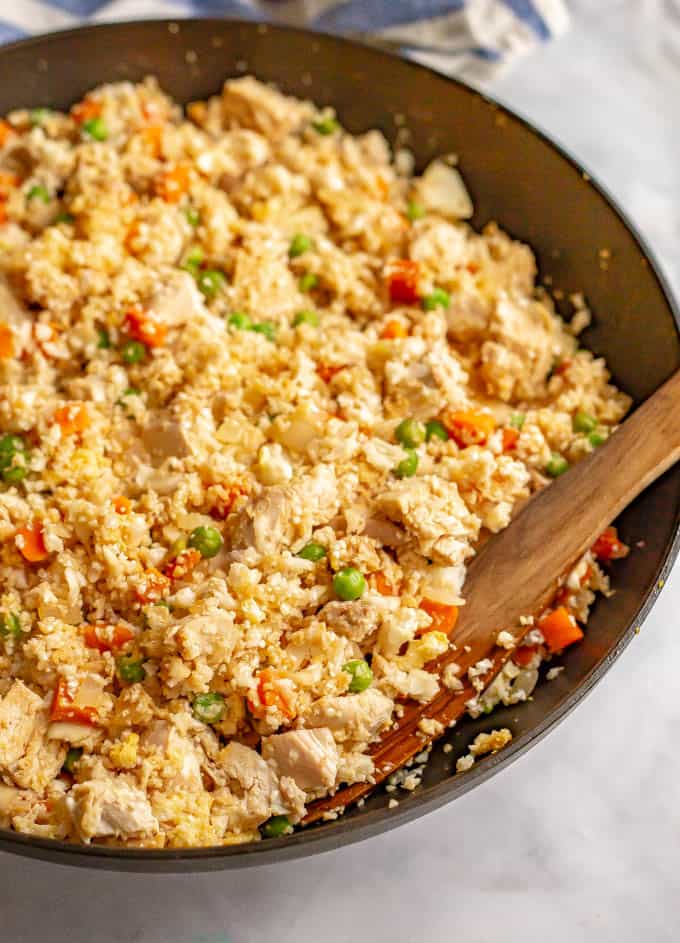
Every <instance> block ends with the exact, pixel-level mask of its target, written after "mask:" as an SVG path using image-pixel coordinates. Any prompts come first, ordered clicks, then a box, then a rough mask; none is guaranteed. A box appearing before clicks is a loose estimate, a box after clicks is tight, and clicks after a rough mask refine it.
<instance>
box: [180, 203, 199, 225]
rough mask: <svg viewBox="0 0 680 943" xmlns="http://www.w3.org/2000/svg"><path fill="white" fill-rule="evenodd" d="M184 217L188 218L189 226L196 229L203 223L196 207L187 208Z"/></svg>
mask: <svg viewBox="0 0 680 943" xmlns="http://www.w3.org/2000/svg"><path fill="white" fill-rule="evenodd" d="M184 215H185V216H186V220H187V222H188V223H189V225H190V226H193V227H194V229H195V228H196V226H198V224H199V223H200V222H201V214H200V212H199V211H198V210H197V209H196V207H195V206H187V208H186V209H185V210H184Z"/></svg>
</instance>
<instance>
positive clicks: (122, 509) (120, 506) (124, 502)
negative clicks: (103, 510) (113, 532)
mask: <svg viewBox="0 0 680 943" xmlns="http://www.w3.org/2000/svg"><path fill="white" fill-rule="evenodd" d="M131 508H132V501H130V499H129V498H126V497H125V495H121V496H120V497H118V498H114V499H113V510H114V511H115V512H116V514H129V513H130V509H131Z"/></svg>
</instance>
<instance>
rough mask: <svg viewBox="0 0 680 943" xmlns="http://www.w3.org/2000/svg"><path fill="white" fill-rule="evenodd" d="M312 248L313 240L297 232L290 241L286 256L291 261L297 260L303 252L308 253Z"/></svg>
mask: <svg viewBox="0 0 680 943" xmlns="http://www.w3.org/2000/svg"><path fill="white" fill-rule="evenodd" d="M313 247H314V242H313V240H312V239H311V238H310V237H309V236H305V235H304V234H303V233H301V232H299V233H296V234H295V235H294V236H293V238H292V239H291V240H290V246H289V248H288V255H289V257H290V258H291V259H297V258H298V256H301V255H304V254H305V252H309V250H310V249H312V248H313Z"/></svg>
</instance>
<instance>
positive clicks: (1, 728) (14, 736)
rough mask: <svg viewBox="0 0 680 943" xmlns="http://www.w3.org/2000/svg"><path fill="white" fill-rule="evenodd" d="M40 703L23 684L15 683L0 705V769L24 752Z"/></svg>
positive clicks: (12, 762)
mask: <svg viewBox="0 0 680 943" xmlns="http://www.w3.org/2000/svg"><path fill="white" fill-rule="evenodd" d="M42 706H43V702H42V700H41V698H39V697H38V695H37V694H34V693H33V691H31V689H30V688H28V687H27V686H26V685H25V684H24V683H23V681H15V682H14V683H13V684H12V687H11V688H10V689H9V691H8V692H7V694H5V696H4V697H3V698H2V700H1V701H0V767H4V768H5V769H8V768H9V767H10V766H13V765H14V764H15V763H16V762H17V761H18V760H20V759H21V757H22V756H23V755H24V753H25V752H26V748H27V747H28V744H29V742H30V740H31V737H32V736H33V732H34V730H35V728H36V725H37V722H38V714H39V712H40V710H41V709H42Z"/></svg>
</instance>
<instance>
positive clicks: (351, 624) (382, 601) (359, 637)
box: [319, 593, 399, 642]
mask: <svg viewBox="0 0 680 943" xmlns="http://www.w3.org/2000/svg"><path fill="white" fill-rule="evenodd" d="M398 608H399V600H398V599H397V598H396V597H391V596H380V595H379V594H377V593H376V594H371V595H369V596H367V597H366V596H365V597H364V598H363V599H358V600H355V601H352V602H339V601H338V600H333V601H332V602H329V603H326V605H325V606H324V607H323V609H322V610H321V612H320V613H319V617H320V618H321V619H324V620H325V622H326V625H327V626H328V627H329V628H330V629H332V630H333V631H334V632H337V634H338V635H344V636H345V637H346V638H349V639H352V641H353V642H363V641H364V639H366V638H368V637H369V636H370V635H373V633H374V632H377V630H378V629H379V627H380V624H381V622H382V620H383V617H384V615H385V614H386V613H387V612H389V611H391V610H394V609H398Z"/></svg>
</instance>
